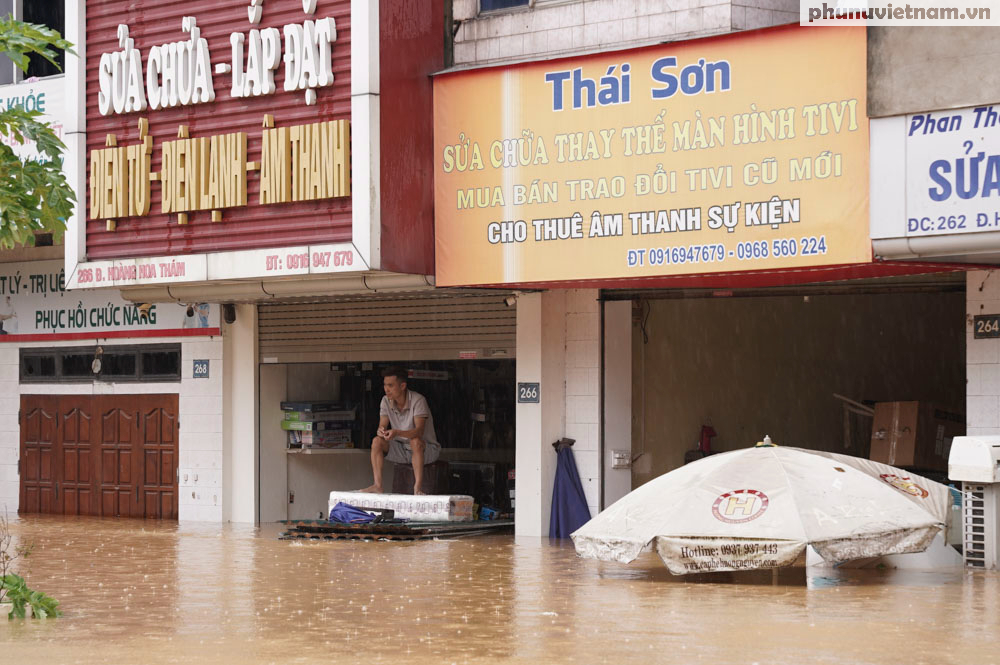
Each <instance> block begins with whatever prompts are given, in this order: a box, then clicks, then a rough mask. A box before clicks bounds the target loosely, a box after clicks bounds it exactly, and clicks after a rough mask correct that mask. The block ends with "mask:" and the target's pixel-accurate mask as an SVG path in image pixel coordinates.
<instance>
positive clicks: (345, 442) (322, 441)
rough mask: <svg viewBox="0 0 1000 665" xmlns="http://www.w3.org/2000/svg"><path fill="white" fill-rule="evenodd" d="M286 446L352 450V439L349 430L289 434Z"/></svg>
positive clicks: (294, 432)
mask: <svg viewBox="0 0 1000 665" xmlns="http://www.w3.org/2000/svg"><path fill="white" fill-rule="evenodd" d="M288 444H289V446H291V447H298V446H305V447H307V448H308V447H323V448H334V447H337V448H353V447H354V443H353V438H352V436H351V430H349V429H333V430H325V431H322V432H297V431H293V432H289V433H288Z"/></svg>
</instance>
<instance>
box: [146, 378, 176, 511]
mask: <svg viewBox="0 0 1000 665" xmlns="http://www.w3.org/2000/svg"><path fill="white" fill-rule="evenodd" d="M139 400H140V413H141V414H142V435H143V440H142V458H143V478H142V486H143V504H144V505H143V511H144V514H145V516H146V517H158V518H161V519H176V517H177V504H178V500H177V431H178V422H177V402H178V399H177V396H176V395H149V396H148V397H140V398H139Z"/></svg>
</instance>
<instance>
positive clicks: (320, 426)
mask: <svg viewBox="0 0 1000 665" xmlns="http://www.w3.org/2000/svg"><path fill="white" fill-rule="evenodd" d="M349 427H350V425H345V424H344V422H342V421H339V420H282V421H281V429H283V430H285V431H286V432H291V431H297V432H320V431H323V430H342V429H347V428H349Z"/></svg>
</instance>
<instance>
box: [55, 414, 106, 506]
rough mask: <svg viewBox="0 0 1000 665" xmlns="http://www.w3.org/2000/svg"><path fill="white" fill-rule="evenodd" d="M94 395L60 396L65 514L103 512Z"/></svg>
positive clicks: (61, 482)
mask: <svg viewBox="0 0 1000 665" xmlns="http://www.w3.org/2000/svg"><path fill="white" fill-rule="evenodd" d="M92 409H93V398H92V397H90V396H77V395H65V396H63V397H61V398H60V399H59V421H60V424H61V435H62V436H61V444H62V480H61V481H60V486H61V487H60V489H61V493H62V510H61V512H62V513H63V514H66V515H100V506H99V505H98V503H97V498H96V497H97V490H96V484H97V477H96V474H95V471H96V468H95V464H94V460H93V456H94V448H95V446H94V443H95V442H94V436H93V435H94V433H95V432H94V426H93V425H94V423H93V417H92Z"/></svg>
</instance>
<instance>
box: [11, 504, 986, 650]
mask: <svg viewBox="0 0 1000 665" xmlns="http://www.w3.org/2000/svg"><path fill="white" fill-rule="evenodd" d="M12 527H13V530H14V531H15V533H16V534H17V535H18V536H19V537H20V538H22V539H23V540H24V541H28V542H33V543H34V545H35V550H34V553H33V555H32V557H31V559H30V560H29V561H30V567H29V568H28V569H27V571H26V572H27V573H28V575H27V577H28V582H29V585H30V586H32V587H34V588H37V589H40V590H43V591H46V592H48V593H50V594H51V595H53V596H55V597H56V598H58V599H59V600H60V601H61V603H62V609H63V610H64V611H65V616H64V617H63V618H61V619H57V620H45V621H11V622H8V621H6V620H3V621H0V663H40V662H46V663H58V664H62V663H67V664H68V663H119V664H126V663H239V664H240V665H256V664H258V663H282V664H286V663H330V662H344V663H361V662H365V663H428V664H431V663H433V664H437V663H445V664H447V663H496V662H520V663H561V662H578V663H605V662H607V663H622V662H640V663H659V662H663V663H701V662H704V663H713V664H717V663H745V664H747V665H750V664H751V663H760V664H761V665H764V664H768V665H770V664H774V663H793V664H795V665H801V664H803V663H852V664H854V663H887V664H890V663H891V664H893V665H896V664H898V663H902V662H907V663H938V664H940V663H956V664H957V663H963V664H966V663H968V664H974V665H987V664H989V663H998V662H1000V576H998V574H996V573H982V572H979V573H967V572H965V571H956V572H947V573H906V574H903V573H901V572H894V571H838V572H837V573H830V572H827V573H826V574H825V576H813V577H809V578H808V579H807V580H806V582H805V583H802V582H801V581H799V582H796V581H794V580H793V581H792V582H791V583H781V584H772V583H752V584H746V583H734V582H724V583H719V582H704V581H697V582H692V581H690V580H687V579H684V578H673V577H671V576H670V574H669V573H667V572H666V570H665V569H664V567H663V565H662V564H661V563H660V561H659V559H657V558H655V556H654V555H644V557H643V558H641V559H640V560H639V561H637V562H635V563H633V564H632V565H630V566H622V565H615V564H609V563H600V562H595V561H587V560H582V559H578V558H577V557H576V556H575V554H574V552H573V549H572V547H571V546H569V545H568V544H565V545H559V544H553V543H550V542H548V541H545V540H538V539H529V540H520V539H519V540H517V541H515V539H514V538H513V537H512V536H489V537H476V538H469V539H466V540H442V541H428V542H414V543H387V542H344V541H336V542H302V541H298V542H286V541H279V540H277V534H278V532H279V531H280V527H279V526H276V525H265V526H263V527H260V528H256V527H240V526H231V525H206V524H183V525H177V524H160V523H156V522H143V521H115V520H95V519H73V518H63V517H27V518H20V519H16V518H15V519H12Z"/></svg>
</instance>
